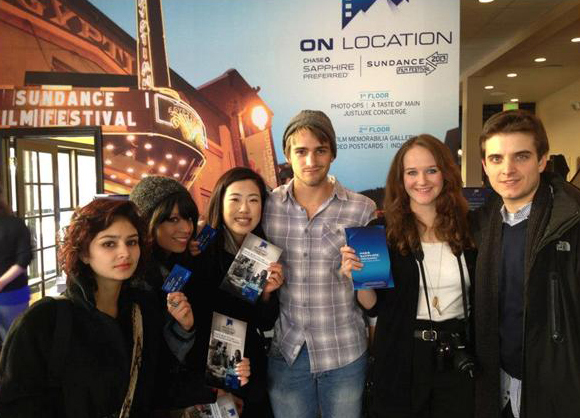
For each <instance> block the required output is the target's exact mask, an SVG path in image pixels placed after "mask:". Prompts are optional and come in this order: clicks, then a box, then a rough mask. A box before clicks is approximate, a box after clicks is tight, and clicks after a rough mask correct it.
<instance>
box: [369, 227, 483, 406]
mask: <svg viewBox="0 0 580 418" xmlns="http://www.w3.org/2000/svg"><path fill="white" fill-rule="evenodd" d="M381 222H384V221H382V220H379V219H377V220H375V221H373V222H372V223H371V224H380V223H381ZM389 254H390V259H391V271H392V273H393V279H394V283H395V286H394V288H392V289H381V290H376V294H377V303H376V304H375V306H373V307H372V308H371V309H370V310H366V313H367V315H369V316H371V317H374V316H377V324H376V328H375V335H374V340H373V345H372V348H371V353H372V354H373V356H374V365H373V366H372V367H371V369H370V376H369V378H370V385H371V405H369V407H370V411H371V414H372V416H377V417H390V416H393V417H394V416H401V417H407V416H409V417H410V416H411V393H412V384H413V382H412V375H413V346H414V344H415V338H414V336H413V332H414V330H415V321H416V319H417V304H418V300H419V280H421V277H420V275H419V268H418V266H417V261H416V260H415V257H414V256H413V255H412V254H408V255H402V254H401V253H400V252H399V251H397V250H396V249H395V248H393V247H390V246H389ZM464 255H465V261H466V264H467V269H468V271H469V277H470V278H471V283H473V277H475V257H476V254H475V251H465V252H464ZM470 289H473V286H471V287H470ZM470 294H471V292H470ZM471 300H473V299H472V298H471ZM471 311H472V312H473V304H471Z"/></svg>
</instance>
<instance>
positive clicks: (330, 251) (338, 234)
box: [320, 222, 348, 261]
mask: <svg viewBox="0 0 580 418" xmlns="http://www.w3.org/2000/svg"><path fill="white" fill-rule="evenodd" d="M347 227H348V225H347V224H342V223H335V224H331V223H327V222H325V223H323V224H322V239H321V243H320V244H321V253H322V256H323V258H325V259H329V260H333V261H337V260H338V261H340V258H341V256H340V247H342V246H344V245H346V235H345V233H344V228H347Z"/></svg>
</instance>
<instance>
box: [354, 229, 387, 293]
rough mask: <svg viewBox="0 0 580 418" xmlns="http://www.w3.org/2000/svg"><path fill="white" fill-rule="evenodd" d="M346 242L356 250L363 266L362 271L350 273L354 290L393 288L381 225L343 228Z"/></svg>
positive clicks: (383, 231)
mask: <svg viewBox="0 0 580 418" xmlns="http://www.w3.org/2000/svg"><path fill="white" fill-rule="evenodd" d="M345 233H346V242H347V244H348V246H349V247H352V248H354V249H355V250H356V255H357V256H358V258H360V261H361V263H363V264H364V266H363V268H362V270H360V271H355V270H353V271H352V281H353V285H354V289H355V290H365V289H384V288H389V287H394V286H395V283H394V282H393V273H392V272H391V258H390V256H389V249H388V248H387V241H386V239H385V227H384V226H382V225H373V226H363V227H356V228H345Z"/></svg>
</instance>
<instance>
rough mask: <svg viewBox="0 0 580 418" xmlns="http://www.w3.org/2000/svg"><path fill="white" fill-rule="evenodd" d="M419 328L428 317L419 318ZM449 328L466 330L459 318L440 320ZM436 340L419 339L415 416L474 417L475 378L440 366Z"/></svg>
mask: <svg viewBox="0 0 580 418" xmlns="http://www.w3.org/2000/svg"><path fill="white" fill-rule="evenodd" d="M417 322H418V326H417V329H428V326H427V327H426V328H425V327H424V325H425V324H424V323H423V322H424V321H417ZM436 328H439V329H443V330H446V331H453V332H455V331H462V325H461V323H460V322H459V321H456V320H451V321H446V322H444V323H440V324H437V326H436ZM435 346H436V343H434V342H429V341H422V340H419V339H416V340H415V347H414V350H413V377H412V378H413V383H412V385H411V387H412V389H411V391H412V393H411V409H412V411H413V416H414V417H415V418H471V417H473V413H474V382H473V379H472V378H470V377H469V376H467V375H465V374H463V373H460V372H457V371H455V370H453V369H452V368H447V369H445V370H442V371H440V370H437V365H436V359H435V349H434V348H435Z"/></svg>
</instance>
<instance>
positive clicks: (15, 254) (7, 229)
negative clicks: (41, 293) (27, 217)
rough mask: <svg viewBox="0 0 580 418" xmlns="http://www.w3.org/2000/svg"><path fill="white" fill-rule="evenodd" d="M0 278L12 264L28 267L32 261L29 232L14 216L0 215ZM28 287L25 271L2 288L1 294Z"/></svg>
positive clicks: (21, 221) (20, 220)
mask: <svg viewBox="0 0 580 418" xmlns="http://www.w3.org/2000/svg"><path fill="white" fill-rule="evenodd" d="M0 242H1V243H2V250H1V251H0V276H1V275H2V274H4V272H5V271H6V270H8V269H9V268H10V267H12V266H13V265H14V264H18V265H19V266H20V267H24V269H25V270H26V267H28V264H29V263H30V260H32V248H31V243H30V232H29V231H28V228H27V227H26V224H25V223H24V221H23V220H22V219H20V218H17V217H16V216H2V215H0ZM27 285H28V276H27V274H26V271H24V273H22V274H21V275H19V276H18V277H16V278H15V279H14V280H12V281H11V282H10V283H8V284H7V285H6V286H4V289H2V291H1V292H10V291H12V290H17V289H21V288H23V287H25V286H27Z"/></svg>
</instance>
